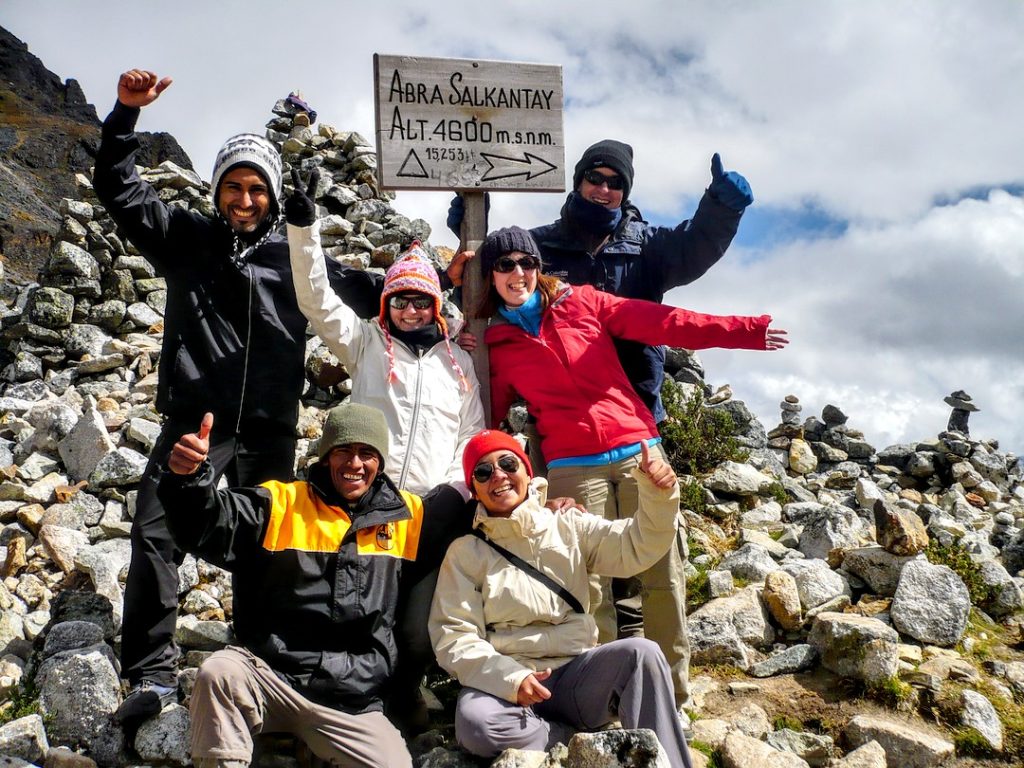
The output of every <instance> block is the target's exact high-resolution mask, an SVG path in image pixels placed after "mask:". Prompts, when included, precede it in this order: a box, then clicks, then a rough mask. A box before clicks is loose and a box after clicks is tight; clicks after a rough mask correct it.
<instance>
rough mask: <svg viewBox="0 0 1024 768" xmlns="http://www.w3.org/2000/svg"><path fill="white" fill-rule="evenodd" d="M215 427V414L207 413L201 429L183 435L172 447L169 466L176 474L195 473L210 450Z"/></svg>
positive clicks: (200, 426) (168, 461)
mask: <svg viewBox="0 0 1024 768" xmlns="http://www.w3.org/2000/svg"><path fill="white" fill-rule="evenodd" d="M211 429H213V414H212V413H207V414H205V415H204V416H203V421H202V423H201V424H200V425H199V431H198V432H193V433H191V434H187V435H182V436H181V438H180V439H179V440H178V442H176V443H175V444H174V447H173V448H172V449H171V455H170V458H169V459H168V460H167V467H168V468H169V469H170V470H171V471H172V472H173V473H174V474H176V475H191V474H194V473H195V472H196V471H197V470H198V469H199V467H200V466H201V465H202V463H203V462H204V461H206V456H207V454H209V452H210V430H211Z"/></svg>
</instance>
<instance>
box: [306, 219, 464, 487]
mask: <svg viewBox="0 0 1024 768" xmlns="http://www.w3.org/2000/svg"><path fill="white" fill-rule="evenodd" d="M288 246H289V251H290V253H291V262H292V280H293V281H294V283H295V295H296V296H297V297H298V300H299V308H300V309H301V310H302V313H303V314H304V315H305V316H306V317H307V318H308V319H309V323H310V325H311V326H312V327H313V330H314V332H316V334H317V335H318V336H319V337H320V338H321V339H323V340H324V343H325V344H326V345H327V348H328V349H330V350H331V352H333V353H334V354H335V355H337V357H338V359H339V360H340V361H341V362H342V363H343V364H344V366H345V368H346V369H347V370H348V372H349V375H350V376H351V377H352V402H355V403H362V404H363V405H370V406H373V407H374V408H378V409H379V410H381V411H382V412H383V413H384V418H385V419H386V421H387V425H388V432H389V437H390V442H391V445H390V448H389V451H388V456H387V459H386V461H385V467H386V469H387V473H388V475H389V476H390V477H391V479H392V480H394V481H395V483H397V485H398V487H399V488H401V489H402V490H408V491H411V492H412V493H416V494H423V493H426V492H427V491H428V490H430V489H431V488H433V487H434V486H436V485H439V484H440V483H450V484H452V485H453V486H455V487H456V488H457V489H458V490H459V491H460V492H461V493H462V495H463V497H464V498H466V499H468V498H469V496H470V494H469V490H468V489H467V488H466V483H465V479H464V476H463V472H462V452H463V450H464V449H465V447H466V443H467V442H468V441H469V439H470V438H471V437H473V435H475V434H476V433H477V432H479V431H480V430H482V429H483V428H484V411H483V406H482V405H481V403H480V383H479V382H478V381H477V378H476V373H475V372H474V370H473V360H472V358H470V356H469V354H468V353H467V352H466V351H465V350H464V349H462V348H461V347H459V346H458V345H457V344H455V343H454V341H453V342H452V344H451V347H452V352H453V354H454V355H455V359H456V360H458V362H459V365H460V366H462V370H463V372H464V374H465V377H466V382H467V383H468V391H467V390H466V388H465V387H462V386H460V383H459V377H458V374H457V373H456V372H455V370H454V369H453V367H452V363H451V359H450V358H449V357H448V349H447V347H446V345H445V344H444V342H443V341H442V342H439V343H437V344H435V345H434V346H433V347H432V348H431V349H430V350H428V351H427V352H424V353H423V355H422V356H417V355H416V354H415V353H414V352H413V351H412V350H410V349H409V347H407V346H406V345H405V344H403V343H402V342H401V341H399V340H398V339H396V338H394V337H392V349H393V351H394V356H395V368H394V370H395V376H396V380H395V381H388V355H387V342H386V340H385V336H384V331H383V329H382V328H381V327H380V324H379V323H378V322H377V321H376V320H363V319H361V318H360V317H358V316H357V315H356V313H355V312H353V311H352V310H351V309H349V307H347V306H346V305H345V303H344V302H342V300H341V299H340V298H339V297H338V295H337V294H336V293H335V292H334V291H333V290H332V289H331V286H330V283H329V282H328V279H327V271H326V268H325V266H324V256H323V251H322V250H321V246H320V227H319V222H314V223H313V224H312V225H311V226H309V227H296V226H293V225H291V224H289V225H288Z"/></svg>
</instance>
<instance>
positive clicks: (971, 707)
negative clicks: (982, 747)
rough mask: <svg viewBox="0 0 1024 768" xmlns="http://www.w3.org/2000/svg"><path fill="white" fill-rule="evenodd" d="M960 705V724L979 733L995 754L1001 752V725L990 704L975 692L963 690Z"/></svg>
mask: <svg viewBox="0 0 1024 768" xmlns="http://www.w3.org/2000/svg"><path fill="white" fill-rule="evenodd" d="M960 704H961V706H962V707H963V711H962V712H961V713H960V722H961V723H962V724H963V725H965V726H967V727H968V728H973V729H974V730H976V731H977V732H978V733H980V734H981V735H982V736H983V737H984V739H985V741H987V742H988V744H989V746H990V747H992V749H994V750H995V751H996V752H1002V751H1003V724H1002V722H1001V721H1000V720H999V715H998V713H997V712H996V709H995V707H993V706H992V702H990V701H989V700H988V699H986V698H985V697H984V696H982V695H981V694H980V693H978V692H976V691H971V690H965V691H962V692H961V694H960Z"/></svg>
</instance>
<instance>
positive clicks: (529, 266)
mask: <svg viewBox="0 0 1024 768" xmlns="http://www.w3.org/2000/svg"><path fill="white" fill-rule="evenodd" d="M516 267H522V268H523V272H532V271H533V270H535V269H540V259H538V258H537V257H536V256H523V257H522V258H519V259H513V258H512V257H511V256H502V257H501V258H500V259H495V260H494V271H495V272H501V273H502V274H503V275H504V274H508V273H509V272H515V270H516Z"/></svg>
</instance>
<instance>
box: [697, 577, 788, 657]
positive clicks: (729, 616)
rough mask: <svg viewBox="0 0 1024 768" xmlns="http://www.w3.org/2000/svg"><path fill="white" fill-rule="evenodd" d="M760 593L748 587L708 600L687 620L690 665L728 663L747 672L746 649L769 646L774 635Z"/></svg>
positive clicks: (757, 589) (752, 587) (747, 655)
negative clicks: (730, 594) (729, 594)
mask: <svg viewBox="0 0 1024 768" xmlns="http://www.w3.org/2000/svg"><path fill="white" fill-rule="evenodd" d="M759 592H760V588H759V587H754V586H751V587H747V588H746V589H742V590H740V591H739V592H737V593H736V594H735V595H732V596H730V597H721V598H718V599H716V600H711V601H710V602H708V603H706V604H704V605H702V606H701V607H700V608H698V609H697V610H696V611H694V612H693V613H692V614H690V616H688V617H687V619H686V623H687V629H688V631H687V634H688V635H689V637H690V650H691V656H692V659H693V663H695V664H724V663H731V664H735V665H736V666H738V667H740V668H741V669H746V668H747V667H748V666H749V665H750V657H749V652H748V650H747V646H748V645H752V646H755V647H764V646H766V645H768V644H769V643H771V641H772V640H773V639H774V636H775V633H774V631H773V630H772V628H771V625H770V624H769V623H768V612H767V610H766V609H765V607H764V604H763V603H762V602H761V599H760V597H759V595H758V593H759Z"/></svg>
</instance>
